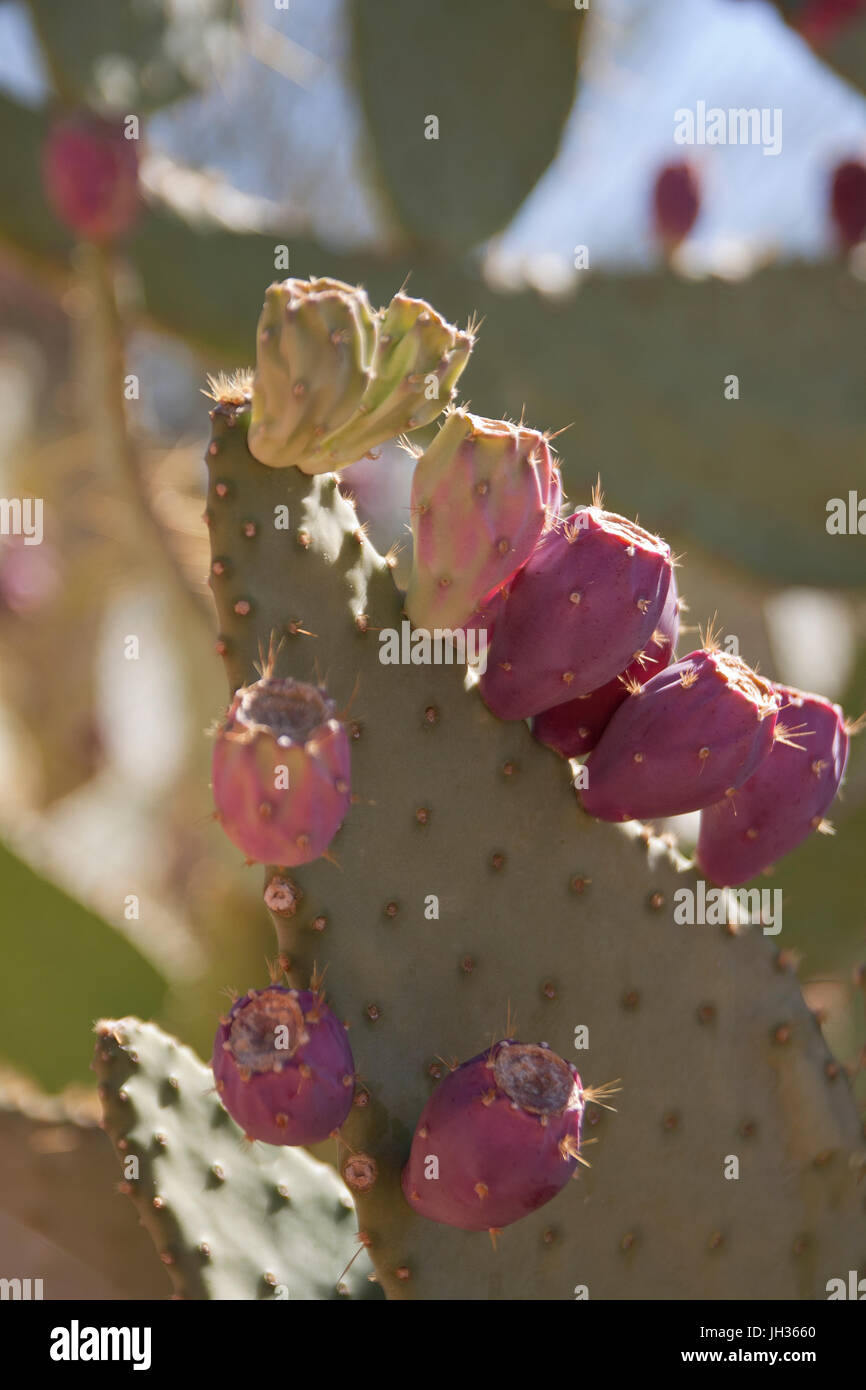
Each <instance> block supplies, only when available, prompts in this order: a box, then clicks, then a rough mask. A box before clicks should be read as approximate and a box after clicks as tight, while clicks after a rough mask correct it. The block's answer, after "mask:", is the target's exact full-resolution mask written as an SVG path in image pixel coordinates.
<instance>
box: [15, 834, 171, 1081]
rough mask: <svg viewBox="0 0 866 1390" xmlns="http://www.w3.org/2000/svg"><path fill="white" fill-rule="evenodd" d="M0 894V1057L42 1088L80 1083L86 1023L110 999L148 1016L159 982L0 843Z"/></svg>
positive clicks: (122, 941) (111, 931) (141, 960)
mask: <svg viewBox="0 0 866 1390" xmlns="http://www.w3.org/2000/svg"><path fill="white" fill-rule="evenodd" d="M0 897H2V901H3V918H4V926H5V933H4V935H5V941H4V949H3V987H4V993H3V1008H2V1010H0V1057H2V1058H4V1059H5V1060H6V1061H7V1062H9V1063H10V1064H11V1065H12V1066H14V1067H16V1068H17V1069H18V1070H20V1071H22V1072H24V1073H26V1074H27V1075H28V1076H31V1077H33V1078H34V1079H35V1080H37V1081H38V1082H39V1083H40V1084H41V1085H43V1086H45V1087H46V1088H47V1089H48V1090H50V1091H51V1090H59V1089H60V1088H61V1087H63V1086H65V1085H67V1084H69V1083H70V1082H73V1081H76V1082H84V1081H88V1080H89V1079H90V1054H91V1038H90V1030H91V1028H92V1026H93V1020H94V1019H95V1018H98V1017H99V1016H100V1015H101V1014H104V1013H105V1012H106V1010H107V1009H108V1008H109V1007H110V1005H111V1003H112V1001H117V1003H118V1004H119V1005H120V1006H121V1007H122V1008H123V1009H128V1010H129V1011H130V1012H131V1013H132V1012H137V1013H141V1014H144V1016H145V1017H146V1018H149V1017H150V1016H151V1015H152V1014H154V1013H158V1012H159V1010H160V1009H161V1007H162V1003H163V999H164V997H165V991H166V988H167V985H166V981H165V980H164V979H163V977H162V976H161V975H160V973H159V971H158V970H157V969H155V967H154V966H153V965H152V964H151V963H150V962H149V961H148V960H146V959H145V957H144V956H143V955H142V954H141V953H140V952H139V951H137V950H136V948H135V946H134V945H133V944H132V942H131V941H129V940H128V939H127V938H126V937H124V936H123V935H122V934H121V933H120V932H119V931H117V930H116V929H115V928H114V927H112V926H109V924H108V923H107V922H106V921H104V920H103V918H101V917H99V916H98V915H97V914H96V913H95V912H91V911H90V909H89V908H87V907H85V906H84V905H83V904H82V903H80V902H77V901H76V900H75V899H74V898H71V897H70V896H69V894H68V893H64V892H63V890H62V889H60V888H58V887H57V886H56V885H55V884H53V883H50V882H49V881H48V880H47V879H46V878H43V877H41V876H40V875H39V874H38V873H36V872H35V871H34V870H33V869H31V868H30V866H29V865H28V864H25V863H24V862H23V860H21V859H19V858H18V857H17V855H15V854H13V853H12V851H11V850H10V849H8V848H7V847H6V846H4V845H0ZM118 906H119V907H120V908H122V904H118Z"/></svg>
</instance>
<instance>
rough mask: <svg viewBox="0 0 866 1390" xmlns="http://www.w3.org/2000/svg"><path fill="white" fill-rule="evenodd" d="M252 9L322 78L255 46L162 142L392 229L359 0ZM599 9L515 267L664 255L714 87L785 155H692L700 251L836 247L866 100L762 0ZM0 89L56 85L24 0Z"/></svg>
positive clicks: (363, 230) (330, 229)
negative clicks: (836, 211)
mask: <svg viewBox="0 0 866 1390" xmlns="http://www.w3.org/2000/svg"><path fill="white" fill-rule="evenodd" d="M413 2H414V0H407V3H413ZM251 8H252V10H253V12H254V13H257V14H258V15H259V16H260V17H261V22H262V23H267V24H268V25H271V26H273V27H275V28H277V29H278V30H280V31H281V33H282V34H283V35H285V36H286V38H287V39H289V40H291V46H287V47H286V49H285V52H284V54H283V59H284V60H285V62H286V63H288V65H289V66H292V65H294V67H295V68H296V71H297V73H298V76H299V77H300V78H301V80H302V81H303V82H305V83H306V84H307V85H306V86H305V87H304V86H301V85H298V84H297V83H294V82H291V81H288V80H287V79H286V78H285V77H283V76H280V75H279V74H278V73H276V72H275V71H273V70H272V69H271V68H269V67H267V66H264V65H263V64H261V63H260V62H258V61H256V59H255V58H253V57H249V56H247V57H244V58H242V59H241V60H240V61H239V63H238V65H237V67H236V69H234V70H233V71H232V72H231V73H230V74H229V75H228V77H227V78H226V79H225V80H224V81H223V82H222V84H221V86H220V87H219V88H216V89H215V90H213V91H212V92H211V93H209V94H208V95H206V96H204V97H201V98H195V99H193V100H191V101H189V102H186V103H183V104H182V105H180V106H178V107H175V108H172V109H171V110H169V111H166V112H162V113H160V114H159V115H158V116H157V117H156V118H154V119H153V120H152V121H151V122H150V125H149V130H148V134H149V138H150V140H151V143H152V145H153V146H154V147H156V148H162V149H164V150H166V151H167V152H171V153H173V154H175V155H176V156H177V157H179V158H182V159H185V160H188V161H189V162H191V163H202V164H205V165H207V166H208V167H211V168H217V169H222V170H223V171H224V172H225V173H226V174H227V175H228V176H229V177H230V178H231V180H232V181H233V182H234V183H235V184H236V186H238V187H240V188H241V189H243V191H245V192H249V193H256V194H267V195H269V196H270V197H272V198H274V200H275V201H277V202H279V203H281V204H283V205H284V206H287V207H292V206H294V207H295V208H299V207H300V208H302V209H303V211H304V213H305V215H306V216H307V217H308V218H309V220H310V222H311V224H312V230H313V232H314V233H315V234H316V235H317V236H318V237H319V239H321V240H322V241H323V242H324V243H325V244H330V245H351V244H363V243H366V244H370V243H375V242H376V241H377V240H379V239H380V238H381V237H382V236H383V234H384V229H383V227H382V226H381V224H380V218H379V215H378V210H377V208H376V205H375V200H374V199H373V197H372V196H371V195H370V193H369V192H368V191H367V189H366V188H365V187H364V185H363V183H362V181H361V179H360V177H359V175H358V172H357V168H358V163H359V151H360V148H361V147H360V139H361V132H360V122H359V119H358V113H357V108H356V103H355V100H354V95H353V93H352V91H351V88H350V86H349V84H348V83H347V81H346V79H345V75H344V60H345V46H346V25H345V23H344V20H343V11H344V0H291V8H290V9H289V10H288V11H278V10H275V8H274V6H273V4H272V3H271V0H255V4H254V5H253V6H252V7H251ZM591 18H592V21H593V30H592V36H593V38H594V42H593V44H592V46H591V48H589V49H588V52H587V59H586V61H585V63H584V70H583V75H582V82H581V89H580V95H579V98H578V101H577V103H576V105H575V109H574V111H573V112H572V116H571V118H570V120H569V123H568V125H567V128H566V131H565V135H564V139H563V143H562V147H561V150H560V152H559V155H558V157H557V159H556V161H555V163H554V164H553V165H552V167H551V168H550V169H549V171H548V173H547V174H546V175H545V176H544V178H543V179H542V180H541V182H540V183H539V185H538V186H537V187H536V189H535V190H534V192H533V193H532V194H531V196H530V197H529V199H528V200H527V202H526V203H525V204H524V206H523V207H522V208H521V210H520V211H519V213H518V215H517V216H516V218H515V219H514V221H513V222H512V224H511V226H510V227H509V228H508V229H507V231H506V232H505V234H504V235H503V236H502V238H501V239H500V242H499V244H498V246H497V247H496V248H495V255H496V258H497V260H498V261H499V262H500V264H507V265H508V266H510V267H512V268H516V269H518V270H520V271H526V272H527V273H528V274H529V275H530V277H531V278H537V279H538V280H539V281H540V282H544V280H545V279H548V280H550V282H551V283H555V282H556V281H557V279H558V277H559V276H560V275H561V274H562V273H566V274H567V273H568V272H569V269H570V267H571V266H572V263H573V248H574V247H575V245H578V244H585V245H587V246H588V247H589V248H590V256H591V265H592V266H602V265H614V264H616V265H632V266H635V265H640V264H649V263H650V262H651V260H652V256H653V248H652V242H651V240H650V237H649V226H648V218H647V211H646V210H647V198H648V190H649V187H650V184H651V181H652V177H653V172H654V170H655V169H656V168H657V167H658V166H659V165H660V164H662V163H664V162H666V161H667V160H670V159H676V158H681V157H682V156H683V153H684V151H683V149H682V148H681V147H679V146H677V145H675V144H674V142H673V129H674V112H675V111H676V109H677V108H679V107H692V108H694V107H695V105H696V103H697V102H698V101H699V100H700V101H704V102H706V103H707V105H708V106H721V107H724V108H728V107H742V106H745V107H751V106H757V107H771V108H772V107H779V108H780V109H781V111H782V151H781V153H780V154H779V155H778V156H775V157H769V156H765V155H764V154H763V153H762V151H761V149H760V148H759V147H755V146H727V147H725V146H714V147H709V146H705V147H703V148H698V149H694V150H692V151H691V152H690V153H691V154H692V155H693V156H695V157H696V160H697V163H698V165H699V168H700V173H701V179H702V186H703V209H702V214H701V218H700V220H699V222H698V224H697V226H696V228H695V231H694V233H693V236H692V245H691V250H692V252H693V254H694V256H695V258H696V259H698V260H700V261H706V262H708V263H709V264H713V265H721V264H722V263H723V262H724V261H725V260H726V258H727V256H728V253H729V250H730V247H731V245H732V244H734V245H735V244H738V243H739V244H741V243H743V242H745V243H747V244H749V245H750V246H752V247H754V248H756V249H757V250H758V251H759V252H763V251H779V252H781V253H782V254H785V255H794V256H805V257H812V256H819V255H821V254H822V253H823V252H824V251H825V250H826V249H828V248H829V246H830V245H831V239H830V235H829V229H828V225H827V220H826V186H827V175H828V170H829V169H830V168H831V167H832V165H833V164H834V163H835V162H836V161H838V160H839V159H841V158H844V157H846V156H848V155H851V154H860V155H866V100H864V98H863V97H861V96H860V94H859V93H857V92H856V91H855V90H854V89H853V88H851V87H849V86H848V85H847V84H846V83H844V82H843V81H842V80H841V79H840V78H837V77H836V76H835V75H834V74H833V73H831V72H829V71H828V70H827V69H825V68H824V67H823V66H822V64H821V63H820V62H818V61H817V60H816V59H815V58H814V57H813V55H812V54H811V53H810V52H809V50H808V49H807V48H806V47H805V45H804V44H803V43H802V42H801V41H800V40H799V39H798V38H797V37H796V35H794V34H793V33H791V32H790V31H789V30H787V29H786V28H785V26H784V25H783V24H782V22H781V21H780V19H779V17H778V15H777V14H776V13H775V11H774V10H773V9H772V8H771V7H770V6H769V5H768V4H766V3H765V2H764V0H596V4H595V5H594V6H593V7H592V9H591ZM278 42H279V40H277V44H278ZM275 51H276V49H275ZM0 85H2V86H5V87H6V88H7V89H9V90H11V91H13V92H14V93H15V94H16V95H18V96H20V98H21V99H23V100H29V101H34V102H35V101H38V100H39V98H40V94H41V91H42V85H43V84H42V80H41V76H40V71H39V62H38V56H37V54H36V51H35V47H34V45H33V43H32V40H31V38H30V34H29V26H28V20H27V16H26V12H25V10H24V8H23V7H22V6H21V5H20V4H17V3H13V4H7V5H3V6H2V7H0Z"/></svg>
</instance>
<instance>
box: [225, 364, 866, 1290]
mask: <svg viewBox="0 0 866 1390" xmlns="http://www.w3.org/2000/svg"><path fill="white" fill-rule="evenodd" d="M287 389H290V383H288V382H287ZM215 399H216V404H215V407H214V409H213V410H212V412H211V417H212V422H213V433H212V439H211V443H210V445H209V448H208V455H207V461H208V467H209V473H210V483H209V492H208V501H207V511H206V514H205V517H206V521H207V524H208V526H209V528H210V535H211V541H212V555H213V567H212V575H211V587H212V590H213V593H214V597H215V601H216V606H217V611H218V615H219V626H220V634H219V639H218V643H217V648H218V651H219V652H220V653H221V654H222V655H223V657H224V660H225V665H226V670H227V674H228V679H229V690H230V693H232V694H233V693H234V692H235V690H236V689H237V688H238V687H239V686H241V685H242V684H245V683H251V682H254V681H255V680H256V679H257V678H258V676H259V674H260V672H261V669H262V662H263V658H264V655H265V654H266V653H268V651H270V653H271V656H272V665H271V667H270V668H269V669H272V670H273V671H274V672H275V673H276V675H277V676H292V677H294V678H296V679H299V680H303V681H319V680H324V681H325V682H326V683H327V689H328V693H329V695H330V696H331V698H333V699H334V700H335V701H336V702H337V704H338V706H342V708H343V717H344V719H345V721H346V723H347V727H348V728H349V730H350V733H351V737H352V741H351V751H352V789H353V793H354V798H353V800H354V804H353V806H352V808H351V810H350V813H349V815H348V816H347V818H346V820H345V822H344V824H343V826H342V828H341V829H340V831H339V832H338V834H337V835H336V837H335V839H334V840H333V841H332V843H331V846H330V849H329V852H328V855H327V857H325V858H322V859H319V860H317V861H316V862H314V863H312V864H306V865H304V866H303V868H300V869H292V870H290V871H287V870H284V869H281V868H280V866H271V867H270V868H268V869H267V870H266V874H265V885H266V887H265V900H266V901H267V902H268V903H269V904H270V905H271V906H272V907H273V908H275V909H276V910H275V911H274V913H273V915H274V921H275V925H276V929H277V936H278V941H279V946H280V950H281V951H282V952H283V953H285V955H286V956H288V957H289V959H290V977H291V979H292V981H293V983H294V984H296V985H297V986H299V987H300V986H306V984H307V982H308V979H309V977H310V975H311V973H312V972H313V971H314V969H318V971H321V970H322V969H323V967H327V989H328V1001H329V1004H330V1006H331V1008H332V1009H334V1010H335V1012H336V1013H337V1015H338V1016H339V1017H340V1018H341V1019H343V1020H344V1022H345V1023H346V1025H347V1026H348V1028H349V1030H350V1033H349V1036H350V1039H351V1042H352V1049H353V1053H354V1058H355V1064H356V1067H357V1072H358V1085H357V1094H356V1098H355V1105H354V1107H353V1109H352V1111H351V1112H350V1116H349V1119H348V1120H347V1122H346V1124H345V1125H344V1126H343V1128H342V1130H341V1144H342V1148H341V1153H342V1155H343V1159H344V1171H345V1172H346V1173H347V1176H349V1177H352V1175H353V1174H355V1175H357V1174H360V1175H361V1176H360V1178H358V1180H357V1181H356V1182H355V1195H356V1203H357V1208H358V1215H359V1223H360V1227H361V1231H362V1239H363V1242H364V1244H365V1245H366V1246H367V1248H368V1251H369V1254H370V1256H371V1258H372V1260H373V1264H374V1266H375V1269H376V1272H377V1275H378V1278H379V1280H380V1281H381V1284H382V1285H383V1287H384V1289H385V1291H386V1293H387V1295H388V1296H389V1297H392V1298H420V1299H441V1298H445V1299H499V1298H504V1299H515V1298H517V1299H536V1298H537V1299H542V1298H547V1299H571V1298H574V1297H591V1298H619V1299H623V1298H625V1299H628V1298H641V1297H654V1298H671V1299H689V1298H691V1299H693V1298H744V1297H748V1298H783V1299H808V1298H819V1297H823V1296H825V1295H824V1291H825V1285H826V1281H827V1280H828V1279H830V1278H833V1277H837V1276H838V1275H839V1274H840V1273H842V1272H844V1271H845V1270H847V1269H848V1268H851V1267H858V1268H859V1267H862V1266H863V1263H864V1260H866V1223H864V1220H863V1216H864V1199H866V1185H864V1184H863V1183H862V1182H860V1179H861V1178H862V1176H863V1173H864V1168H866V1141H864V1136H863V1132H862V1129H861V1126H860V1122H859V1120H858V1116H857V1113H856V1109H855V1106H854V1103H853V1100H852V1097H851V1094H850V1090H849V1087H848V1084H847V1081H846V1079H845V1076H844V1073H843V1072H842V1070H841V1068H839V1067H838V1065H837V1064H836V1063H835V1062H834V1061H833V1059H832V1058H831V1056H830V1054H829V1052H828V1050H827V1047H826V1045H825V1043H824V1041H823V1038H822V1035H821V1032H820V1030H819V1027H818V1024H817V1022H816V1021H815V1019H814V1018H813V1017H812V1015H811V1014H810V1012H809V1010H808V1009H807V1007H806V1005H805V1003H804V1001H803V998H802V995H801V993H800V989H799V986H798V983H797V980H796V978H795V975H794V973H793V971H792V970H791V968H790V967H789V965H788V963H787V960H786V956H785V954H784V953H780V951H779V949H778V945H777V943H776V942H774V941H773V940H772V938H769V939H767V938H765V936H764V935H763V934H762V932H761V928H760V927H755V926H747V925H739V924H738V922H739V914H738V912H737V909H736V907H735V906H734V905H732V906H731V908H730V911H729V913H728V914H727V915H728V918H729V922H728V924H727V925H724V926H709V925H707V926H683V925H679V924H678V922H677V921H676V920H675V916H674V894H675V893H676V892H677V890H678V889H680V888H682V887H684V886H685V887H694V885H695V879H694V877H693V875H692V873H691V871H690V868H689V866H688V865H687V864H686V863H685V861H684V860H683V859H682V858H681V857H680V856H679V855H678V854H676V853H675V852H674V851H673V850H672V849H671V848H669V846H668V844H667V843H664V842H662V841H661V840H659V839H658V838H656V837H655V836H654V835H653V833H652V832H651V831H650V830H649V829H648V828H642V827H641V826H640V825H637V824H635V823H633V824H631V825H626V826H615V825H604V824H599V823H597V822H595V821H593V820H592V819H591V818H590V817H589V816H588V815H587V814H586V813H585V812H584V811H583V810H582V809H581V807H580V805H579V803H578V800H577V797H576V795H575V791H574V788H573V787H572V785H571V779H570V776H569V774H568V771H567V768H568V765H567V764H565V763H564V762H563V761H562V760H561V759H559V758H557V757H556V756H555V755H554V754H553V753H551V752H550V751H549V750H548V749H546V748H543V747H541V746H540V745H538V744H536V743H533V741H532V739H531V737H530V734H529V731H528V729H527V727H526V725H525V724H524V723H523V722H522V721H521V722H509V723H505V722H501V721H500V720H498V719H496V718H494V717H493V715H491V714H490V713H489V711H488V710H487V709H486V707H485V706H484V704H483V703H482V701H481V699H480V698H479V695H478V693H477V690H473V689H469V690H467V689H466V688H465V683H464V677H463V673H462V672H461V671H460V670H459V669H457V668H455V667H449V666H447V665H439V666H437V665H414V664H403V665H392V664H384V663H383V662H382V661H381V660H380V659H379V654H380V647H381V642H380V634H381V633H383V632H384V631H385V630H396V631H397V632H400V631H401V625H402V624H403V623H404V622H405V621H406V619H405V614H404V611H403V600H402V595H401V594H400V592H399V591H398V590H397V588H396V587H395V584H394V582H393V579H392V575H391V571H390V566H389V563H388V561H387V559H386V558H383V557H382V556H381V555H379V554H378V553H377V552H376V551H375V550H374V549H373V547H372V545H371V544H370V543H369V541H368V540H367V538H366V536H365V534H364V532H363V530H362V528H361V527H360V526H359V524H358V519H357V516H356V514H355V511H354V509H353V507H352V505H351V504H350V502H349V501H347V500H346V498H345V497H344V496H343V495H342V494H341V492H340V489H339V487H338V480H337V478H336V477H335V476H333V475H331V474H321V475H319V476H308V475H307V474H305V473H304V472H302V471H301V470H300V469H299V468H297V467H286V468H273V467H266V466H263V465H262V464H260V463H259V462H258V461H257V460H256V459H255V458H254V457H253V455H252V454H251V453H250V450H249V448H248V444H247V431H248V426H249V422H250V410H251V406H250V384H249V381H248V380H246V379H244V378H237V379H235V380H234V381H233V382H222V383H219V384H218V385H217V389H216V390H215ZM350 477H351V475H350V474H349V475H348V479H349V480H350ZM249 983H251V984H252V983H253V982H249ZM509 1014H510V1023H509V1031H510V1033H511V1034H512V1035H513V1036H515V1037H518V1038H520V1039H521V1040H522V1041H524V1042H527V1043H537V1042H541V1041H543V1042H546V1043H548V1044H549V1045H550V1047H551V1048H552V1049H554V1050H555V1051H556V1052H557V1053H559V1054H560V1055H561V1056H562V1057H565V1058H566V1059H569V1060H570V1061H571V1062H573V1063H575V1064H577V1065H578V1066H579V1068H580V1073H581V1075H582V1077H583V1079H584V1082H585V1083H587V1084H588V1085H598V1084H603V1083H606V1082H610V1081H613V1080H615V1079H619V1085H620V1087H621V1094H620V1095H619V1096H618V1097H617V1098H616V1101H615V1104H616V1107H617V1113H615V1114H612V1113H610V1112H609V1111H607V1110H606V1109H604V1108H601V1107H594V1106H590V1107H589V1111H588V1114H587V1120H586V1123H585V1126H584V1150H585V1154H586V1157H587V1159H589V1161H590V1162H591V1167H589V1168H585V1167H584V1168H579V1169H578V1170H577V1173H576V1180H575V1181H573V1182H569V1183H568V1184H567V1185H566V1188H565V1190H564V1191H562V1192H561V1193H560V1194H559V1195H558V1196H557V1197H556V1198H555V1199H554V1200H553V1201H551V1202H550V1203H549V1204H548V1205H546V1206H544V1207H543V1208H541V1209H540V1210H539V1211H537V1212H535V1213H534V1214H532V1215H530V1216H527V1217H526V1218H524V1219H523V1220H520V1221H519V1222H517V1223H516V1224H514V1225H512V1226H509V1227H508V1228H507V1229H506V1230H504V1231H503V1232H502V1233H501V1235H500V1237H499V1239H498V1241H497V1242H496V1243H495V1244H496V1247H497V1248H494V1244H493V1243H492V1242H491V1241H490V1240H489V1239H488V1237H487V1235H486V1233H484V1232H480V1233H478V1232H471V1231H463V1230H457V1229H453V1228H451V1227H447V1226H442V1225H438V1224H435V1223H433V1222H431V1221H427V1220H424V1219H423V1218H422V1217H420V1216H416V1215H414V1214H413V1212H412V1211H411V1210H410V1208H409V1206H408V1205H407V1203H406V1201H405V1200H404V1197H403V1194H402V1192H401V1171H402V1168H403V1165H404V1164H405V1162H406V1159H407V1157H408V1154H409V1149H410V1144H411V1140H412V1135H413V1131H414V1129H415V1126H416V1123H417V1121H418V1117H419V1115H420V1113H421V1111H422V1109H423V1107H424V1105H425V1103H426V1102H427V1100H428V1098H429V1096H430V1094H431V1090H432V1088H433V1087H434V1086H435V1084H436V1081H437V1079H438V1078H440V1077H441V1076H442V1075H444V1074H445V1072H446V1071H447V1069H448V1068H449V1066H453V1065H454V1064H455V1063H456V1062H457V1061H463V1060H465V1059H466V1058H468V1057H471V1056H473V1055H475V1054H477V1053H478V1052H479V1050H481V1049H483V1048H484V1047H485V1046H486V1045H489V1044H490V1042H491V1040H493V1039H496V1038H501V1037H503V1036H504V1035H505V1033H506V1019H507V1016H508V1015H509ZM587 1043H588V1046H587ZM576 1049H579V1050H576ZM587 1139H591V1140H593V1141H598V1142H593V1144H592V1147H591V1148H588V1149H587V1147H586V1141H587ZM370 1160H372V1162H370ZM346 1164H348V1165H349V1166H348V1168H347V1167H346ZM858 1183H859V1185H858Z"/></svg>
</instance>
